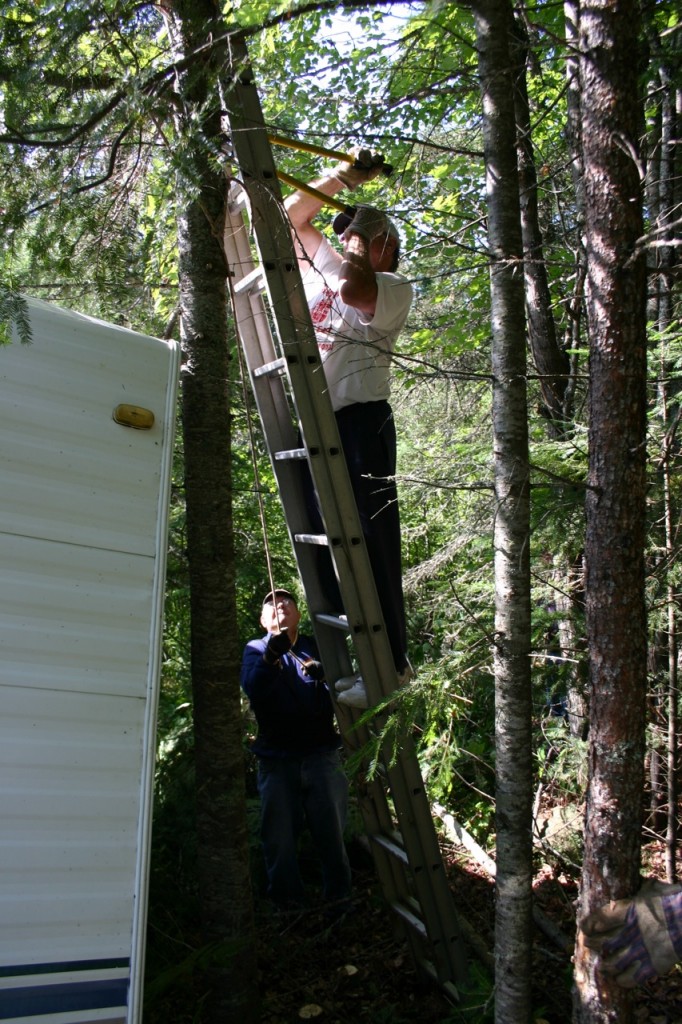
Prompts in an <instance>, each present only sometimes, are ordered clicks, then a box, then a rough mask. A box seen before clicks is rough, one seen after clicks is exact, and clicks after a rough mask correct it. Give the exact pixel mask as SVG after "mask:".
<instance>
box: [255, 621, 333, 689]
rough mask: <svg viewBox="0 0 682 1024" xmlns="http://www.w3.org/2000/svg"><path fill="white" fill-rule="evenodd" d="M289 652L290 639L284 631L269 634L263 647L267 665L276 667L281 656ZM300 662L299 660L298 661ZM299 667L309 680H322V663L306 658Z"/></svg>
mask: <svg viewBox="0 0 682 1024" xmlns="http://www.w3.org/2000/svg"><path fill="white" fill-rule="evenodd" d="M290 650H291V639H290V638H289V634H288V633H287V631H286V630H285V629H283V630H282V632H281V633H271V634H270V636H269V637H268V642H267V644H266V645H265V651H264V652H263V657H264V659H265V661H266V662H267V663H268V665H276V664H277V662H278V661H279V660H280V658H281V657H282V655H283V654H286V653H287V651H290ZM298 660H299V661H300V659H298ZM301 667H302V668H303V671H304V672H305V674H306V675H307V676H308V677H309V678H310V679H315V680H316V681H317V682H320V681H321V680H322V679H324V668H323V667H322V663H321V662H319V661H316V660H315V659H314V658H308V659H307V660H306V661H301Z"/></svg>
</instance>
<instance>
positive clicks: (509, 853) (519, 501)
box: [473, 0, 533, 1024]
mask: <svg viewBox="0 0 682 1024" xmlns="http://www.w3.org/2000/svg"><path fill="white" fill-rule="evenodd" d="M473 11H474V19H475V23H476V40H477V47H478V62H479V77H480V83H481V95H482V101H483V115H484V119H483V134H484V149H485V162H486V191H487V200H488V239H489V252H490V261H491V300H492V370H493V433H494V449H495V453H494V473H495V494H496V507H497V511H496V516H495V538H494V543H495V641H496V642H495V647H494V661H495V721H496V731H495V740H496V788H495V793H496V797H495V798H496V832H497V902H496V918H495V968H496V970H495V987H496V993H495V1020H496V1021H498V1022H500V1024H517V1022H518V1024H522V1022H523V1024H525V1022H526V1021H528V1020H529V1019H530V1010H531V998H530V989H531V985H530V962H531V961H530V953H531V939H532V888H531V881H532V841H531V818H532V799H533V780H532V761H531V687H530V568H529V562H530V560H529V480H528V475H529V466H528V413H527V405H526V337H525V323H524V293H523V270H522V252H523V247H522V240H521V222H520V210H519V184H518V173H517V164H516V128H515V118H514V97H513V75H512V70H511V60H510V53H509V34H510V29H511V26H512V12H511V6H510V4H509V3H507V2H506V0H476V2H475V3H474V5H473Z"/></svg>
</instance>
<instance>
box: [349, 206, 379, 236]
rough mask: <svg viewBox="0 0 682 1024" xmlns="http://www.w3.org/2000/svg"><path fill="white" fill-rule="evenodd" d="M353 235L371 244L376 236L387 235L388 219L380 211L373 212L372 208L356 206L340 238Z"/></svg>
mask: <svg viewBox="0 0 682 1024" xmlns="http://www.w3.org/2000/svg"><path fill="white" fill-rule="evenodd" d="M353 234H355V235H360V236H361V237H362V238H364V239H365V240H366V241H367V242H371V241H372V239H373V238H376V237H377V235H386V234H389V222H388V217H387V216H386V214H385V213H382V212H381V210H375V209H374V207H373V206H358V208H357V209H356V211H355V215H354V217H353V219H352V221H351V222H350V224H349V225H348V227H347V228H345V229H344V231H343V234H342V235H341V237H342V238H344V237H345V236H346V235H353Z"/></svg>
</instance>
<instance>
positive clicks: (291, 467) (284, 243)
mask: <svg viewBox="0 0 682 1024" xmlns="http://www.w3.org/2000/svg"><path fill="white" fill-rule="evenodd" d="M230 48H231V57H230V69H229V70H230V75H231V82H230V83H229V85H228V92H227V95H226V96H225V105H226V106H227V110H226V111H225V118H226V122H227V125H226V127H227V126H228V125H229V139H230V145H231V147H232V153H231V155H230V158H229V159H230V162H231V164H232V165H233V168H234V175H233V176H232V177H230V176H229V175H228V177H229V181H230V183H229V193H228V210H227V218H226V225H225V241H224V244H225V254H226V259H227V264H228V268H229V273H230V289H231V296H232V306H233V312H234V317H235V323H236V328H237V333H238V337H239V343H240V345H241V347H242V350H243V354H244V362H245V363H246V366H247V368H248V372H249V377H250V380H251V384H252V388H253V393H254V396H255V402H256V406H257V408H258V412H259V416H260V420H261V424H262V428H263V434H264V438H265V443H266V447H267V450H268V453H269V455H270V459H271V463H272V467H273V471H274V474H275V477H276V480H277V484H278V488H279V493H280V498H281V501H282V505H283V509H284V515H285V519H286V523H287V527H288V530H289V536H290V540H291V544H292V548H293V551H294V554H295V557H296V561H297V565H298V570H299V574H300V577H301V581H302V584H303V588H304V591H305V595H306V600H307V603H308V608H309V611H310V616H311V620H312V623H313V629H314V632H315V637H316V640H317V643H318V647H319V650H320V656H321V659H322V662H323V664H324V666H325V669H326V673H327V678H328V679H330V680H335V679H338V678H340V677H341V676H345V675H349V674H351V673H352V672H353V671H354V667H355V666H354V664H353V660H352V659H353V658H354V660H355V663H356V664H357V667H358V669H359V671H360V672H361V674H362V676H363V679H364V681H365V686H366V688H367V691H368V694H369V698H370V702H371V703H372V704H375V703H377V702H378V701H379V700H380V699H381V698H382V697H385V696H388V695H389V694H390V693H392V692H393V691H394V690H395V688H396V685H397V680H396V671H395V666H394V663H393V657H392V654H391V649H390V645H389V642H388V637H387V634H386V628H385V625H384V622H383V617H382V612H381V606H380V604H379V600H378V597H377V592H376V587H375V583H374V578H373V575H372V570H371V566H370V562H369V556H368V554H367V548H366V545H365V542H364V539H363V535H362V530H361V527H360V521H359V517H358V512H357V508H356V505H355V499H354V496H353V492H352V488H351V485H350V480H349V477H348V472H347V469H346V464H345V460H344V457H343V452H342V449H341V443H340V440H339V435H338V429H337V425H336V419H335V417H334V413H333V411H332V406H331V402H330V399H329V395H328V393H327V391H326V388H325V377H324V370H323V369H322V365H321V361H320V356H319V352H318V347H317V341H316V338H315V334H314V330H313V326H312V322H311V318H310V313H309V311H308V306H307V304H306V301H305V296H304V294H303V288H302V284H301V276H300V272H299V268H298V263H297V260H296V256H295V253H294V247H293V242H292V239H291V234H290V228H289V222H288V220H287V217H286V214H285V212H284V209H283V207H282V200H281V193H280V189H279V182H278V179H277V172H276V169H275V165H274V161H273V156H272V150H271V146H270V142H269V140H268V135H267V132H266V129H265V125H264V122H263V116H262V111H261V107H260V101H259V98H258V94H257V91H256V88H255V85H254V81H253V74H252V70H251V66H250V63H249V60H248V54H247V50H246V46H245V44H244V43H243V41H240V40H239V39H235V38H234V37H233V38H232V40H231V42H230ZM254 253H255V255H254ZM266 299H267V302H266ZM271 325H273V327H274V337H273V330H272V329H271ZM275 338H276V339H277V340H276V341H275ZM301 439H302V441H303V443H302V444H301ZM302 460H307V461H308V464H309V467H310V472H311V475H312V478H313V482H314V485H315V489H316V491H317V494H318V497H319V503H320V509H321V512H322V518H323V521H324V524H325V531H326V532H325V534H324V535H317V534H313V533H311V532H310V526H309V522H308V515H307V512H306V507H305V500H304V493H303V487H302V474H301V469H302V465H301V462H302ZM318 545H327V546H328V548H329V550H330V552H331V554H332V558H333V562H334V566H335V569H336V574H337V577H338V581H339V587H340V591H341V595H342V599H343V605H344V608H343V611H344V612H345V616H342V615H341V614H340V613H341V609H332V608H329V607H328V606H327V605H326V604H325V597H324V594H323V592H322V587H321V583H320V579H319V570H318V560H317V553H318V551H316V549H317V548H318ZM318 550H319V549H318ZM330 689H331V690H332V693H333V687H331V686H330ZM335 711H336V716H337V720H338V722H339V727H340V730H341V733H342V736H343V738H344V742H345V744H346V749H347V750H349V751H357V750H358V749H359V748H361V747H362V745H363V744H364V743H365V742H367V741H368V740H369V739H370V734H371V732H372V731H373V730H374V728H375V725H374V724H373V721H372V722H370V723H369V724H368V725H362V726H358V724H357V719H358V717H359V715H360V713H359V712H357V711H356V710H354V709H350V708H348V707H346V706H344V705H339V704H338V703H336V702H335ZM380 718H381V716H380V715H379V716H378V719H377V725H378V724H379V723H380ZM357 789H358V797H359V804H360V809H361V812H362V815H363V820H364V824H365V828H366V832H367V835H368V838H369V841H370V848H371V851H372V855H373V859H374V864H375V868H376V871H377V875H378V878H379V881H380V884H381V886H382V890H383V893H384V897H385V899H386V901H387V903H388V905H389V906H390V908H391V909H392V911H393V913H394V915H395V918H396V921H397V922H399V924H400V930H401V931H402V932H403V934H404V935H405V938H406V940H407V943H408V946H409V948H410V950H411V952H412V955H413V958H414V960H415V962H416V964H417V966H418V967H419V968H420V969H421V970H422V971H423V972H424V973H426V974H427V975H429V976H430V977H431V978H433V979H434V980H435V981H436V982H437V983H438V984H439V985H440V986H441V987H442V988H443V990H444V991H445V992H446V994H447V995H449V996H450V997H451V998H453V999H455V1000H457V999H458V991H457V986H458V985H459V986H461V985H462V984H464V982H465V979H466V972H467V966H466V965H467V960H466V952H465V948H464V945H463V942H462V939H461V934H460V928H459V925H458V921H457V915H456V912H455V907H454V903H453V899H452V894H451V892H450V890H449V887H448V883H447V878H446V875H445V870H444V866H443V861H442V858H441V854H440V849H439V846H438V840H437V836H436V832H435V828H434V824H433V819H432V816H431V809H430V806H429V802H428V798H427V794H426V791H425V787H424V782H423V780H422V777H421V772H420V768H419V763H418V760H417V756H416V752H415V750H414V746H413V744H412V741H411V738H410V737H406V738H405V740H404V742H403V743H402V745H401V748H400V750H399V752H398V754H397V758H395V760H394V762H393V763H391V760H390V759H389V758H388V757H387V758H386V759H385V763H384V764H383V766H382V768H381V770H380V772H377V773H376V774H375V775H374V776H373V777H372V778H371V779H367V778H364V779H360V780H358V785H357Z"/></svg>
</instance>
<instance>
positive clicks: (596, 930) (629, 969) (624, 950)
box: [580, 879, 682, 988]
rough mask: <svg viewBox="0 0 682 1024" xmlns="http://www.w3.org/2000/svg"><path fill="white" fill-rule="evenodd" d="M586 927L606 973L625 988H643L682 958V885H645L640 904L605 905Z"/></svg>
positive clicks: (636, 899) (636, 901)
mask: <svg viewBox="0 0 682 1024" xmlns="http://www.w3.org/2000/svg"><path fill="white" fill-rule="evenodd" d="M580 927H581V930H582V932H583V935H584V936H585V942H586V944H587V945H588V946H589V947H590V949H594V950H596V951H597V952H598V953H599V954H600V969H601V970H602V971H603V972H604V974H608V975H611V976H612V977H614V978H615V979H616V981H617V982H618V984H619V985H621V986H622V987H623V988H634V987H635V986H636V985H642V984H643V983H644V982H645V981H648V980H649V979H650V978H655V977H656V976H657V975H661V974H667V973H668V971H669V970H670V969H671V968H672V967H673V966H674V965H675V964H676V963H677V961H678V960H680V959H682V886H680V885H666V884H665V883H664V882H658V881H656V880H655V879H650V880H648V881H645V882H644V883H643V885H642V888H641V889H640V890H639V892H638V893H637V895H636V896H635V897H634V899H631V900H612V901H611V902H610V903H606V904H604V906H602V907H599V908H598V909H597V910H595V911H593V913H591V914H588V915H587V917H586V918H585V919H584V920H583V921H581V923H580Z"/></svg>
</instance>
